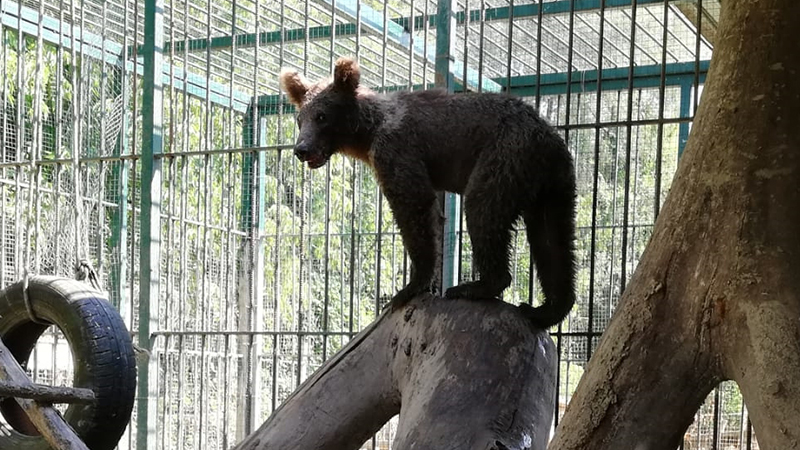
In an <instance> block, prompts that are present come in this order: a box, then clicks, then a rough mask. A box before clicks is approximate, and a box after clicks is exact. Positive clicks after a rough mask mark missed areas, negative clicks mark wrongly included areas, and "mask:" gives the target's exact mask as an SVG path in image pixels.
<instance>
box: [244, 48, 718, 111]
mask: <svg viewBox="0 0 800 450" xmlns="http://www.w3.org/2000/svg"><path fill="white" fill-rule="evenodd" d="M709 63H710V61H708V60H705V61H700V64H699V67H700V82H701V83H703V82H704V81H705V77H706V73H707V72H708V67H709ZM664 69H665V71H666V79H665V80H664V83H665V84H666V85H667V86H679V85H681V84H683V83H685V82H686V81H687V80H693V79H694V74H695V63H694V62H679V63H670V64H667V65H666V67H665V68H664ZM628 72H629V69H628V68H627V67H622V68H617V67H615V68H610V69H604V70H603V71H602V81H601V83H600V88H601V89H602V90H603V91H617V90H626V89H628ZM599 73H600V71H598V70H597V69H593V70H585V71H573V72H572V73H571V74H567V73H566V72H559V73H545V74H542V75H540V76H539V77H537V76H536V75H521V76H515V77H511V82H510V86H511V88H510V89H508V90H507V91H508V92H510V93H511V94H513V95H516V96H519V97H533V96H536V95H537V89H536V83H537V80H538V82H539V84H540V86H541V87H540V90H539V92H538V93H539V94H540V95H561V94H566V93H567V91H568V90H569V92H571V93H573V94H576V93H579V92H592V91H595V90H597V78H598V74H599ZM567 80H571V83H570V84H571V86H570V88H569V89H567ZM493 81H494V82H496V83H497V84H498V85H501V86H502V87H504V88H505V87H506V86H507V85H508V78H506V77H500V78H495V79H494V80H493ZM660 84H661V64H652V65H647V66H636V67H634V69H633V88H634V89H643V88H654V87H658V86H660ZM432 87H433V84H430V85H428V88H432ZM404 89H407V86H405V85H404V86H389V87H386V88H382V89H380V91H381V92H391V91H397V90H404ZM412 89H414V90H419V89H422V85H419V84H417V85H414V86H413V87H412ZM455 91H456V92H463V85H462V84H459V83H456V89H455ZM281 109H282V111H283V113H284V114H291V113H293V112H294V110H295V108H294V106H293V105H292V104H291V103H289V101H288V100H287V99H285V98H282V97H281V96H279V95H262V96H260V97H259V98H258V112H259V114H260V115H262V116H269V115H275V114H278V113H279V112H280V111H281ZM595 125H597V124H596V123H593V124H591V125H590V126H595ZM600 125H603V124H602V123H601V124H600Z"/></svg>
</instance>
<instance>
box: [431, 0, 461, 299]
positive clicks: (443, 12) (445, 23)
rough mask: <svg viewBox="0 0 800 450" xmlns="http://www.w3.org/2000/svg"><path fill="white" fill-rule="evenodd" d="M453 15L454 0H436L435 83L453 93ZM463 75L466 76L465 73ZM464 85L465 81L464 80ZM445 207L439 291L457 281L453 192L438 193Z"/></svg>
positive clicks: (456, 213)
mask: <svg viewBox="0 0 800 450" xmlns="http://www.w3.org/2000/svg"><path fill="white" fill-rule="evenodd" d="M455 34H456V16H455V14H454V13H453V0H438V1H437V12H436V66H435V70H436V72H435V76H434V85H435V86H436V87H437V88H442V89H447V91H448V92H453V91H454V89H455V80H454V77H453V67H452V65H453V62H454V61H455V56H454V54H455V52H454V48H455ZM465 78H466V75H465ZM463 84H464V85H465V86H466V81H464V82H463ZM439 202H440V204H441V205H442V207H443V209H444V219H445V220H444V224H443V230H442V267H441V271H442V273H441V278H440V279H441V286H442V288H441V293H442V294H444V291H445V289H447V288H448V287H450V286H454V285H456V284H458V281H459V280H457V279H456V277H457V274H458V264H459V263H460V261H459V260H458V257H457V255H458V233H459V232H460V229H459V228H460V221H459V219H460V217H461V211H460V209H461V202H460V200H459V198H458V196H457V195H456V194H452V193H449V192H445V193H443V194H440V195H439Z"/></svg>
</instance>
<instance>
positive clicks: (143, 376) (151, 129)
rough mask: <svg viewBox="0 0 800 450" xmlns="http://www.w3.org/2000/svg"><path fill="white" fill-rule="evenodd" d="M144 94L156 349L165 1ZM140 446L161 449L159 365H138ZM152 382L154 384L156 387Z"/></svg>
mask: <svg viewBox="0 0 800 450" xmlns="http://www.w3.org/2000/svg"><path fill="white" fill-rule="evenodd" d="M144 42H145V44H144V54H143V57H144V65H143V73H144V80H143V86H144V89H143V93H142V156H141V166H142V183H141V186H142V195H141V217H140V220H141V222H140V227H141V235H140V240H139V252H140V254H139V267H140V270H139V330H138V331H139V333H138V337H139V345H140V346H143V347H145V348H148V349H152V345H151V344H152V341H151V339H150V336H151V330H155V328H156V327H157V325H158V317H157V314H158V300H159V293H160V277H161V158H160V155H161V154H162V153H163V151H164V140H163V115H164V92H163V89H164V84H163V80H164V77H163V53H162V50H163V48H164V0H146V1H145V7H144ZM138 372H139V386H138V387H139V398H138V408H137V430H136V442H137V448H138V449H140V450H145V449H155V448H156V442H157V439H156V424H157V409H156V407H157V405H158V401H157V396H158V385H157V383H156V382H155V380H156V379H157V377H158V361H157V360H156V359H154V358H147V359H146V360H145V361H143V362H140V363H139V371H138ZM151 379H152V383H151Z"/></svg>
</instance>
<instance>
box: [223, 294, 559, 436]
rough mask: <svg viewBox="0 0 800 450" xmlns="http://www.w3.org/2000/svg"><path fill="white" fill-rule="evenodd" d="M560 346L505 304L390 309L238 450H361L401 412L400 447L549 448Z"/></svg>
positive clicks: (434, 302) (419, 304) (417, 304)
mask: <svg viewBox="0 0 800 450" xmlns="http://www.w3.org/2000/svg"><path fill="white" fill-rule="evenodd" d="M555 375H556V355H555V345H554V344H553V341H552V339H551V338H550V336H549V335H548V334H547V332H546V331H540V330H533V329H532V328H531V326H530V324H529V323H528V321H527V320H526V319H525V318H524V317H523V316H522V315H521V314H520V313H519V310H518V309H517V308H516V307H514V306H512V305H509V304H507V303H503V302H492V301H487V302H470V301H463V300H444V299H441V298H434V297H432V296H421V297H418V298H416V299H414V300H412V301H411V302H410V303H409V304H408V305H407V306H406V307H405V308H403V309H402V310H399V311H396V312H394V313H391V314H390V313H388V312H385V313H384V314H382V315H381V316H380V317H379V318H378V319H377V320H376V321H375V322H374V323H373V324H372V325H371V326H370V327H368V328H367V329H365V330H364V331H362V332H361V333H360V334H359V335H358V336H356V338H355V339H353V340H352V341H351V342H350V343H349V344H348V345H347V346H346V347H345V348H343V349H342V350H340V351H339V352H338V353H337V354H336V355H334V356H333V357H332V358H331V359H330V360H329V361H327V362H326V363H325V364H324V365H323V366H322V367H321V368H320V369H318V370H317V371H316V372H315V373H314V374H313V375H312V376H311V377H309V379H308V380H306V381H305V382H304V383H303V384H302V385H301V386H300V387H299V388H298V389H297V390H296V391H295V393H294V394H293V395H292V396H291V397H290V398H289V399H287V400H286V401H285V402H284V403H283V404H282V406H281V407H280V408H278V410H276V411H275V412H274V413H273V414H272V415H271V416H270V418H269V419H268V420H267V421H266V422H265V423H264V424H263V425H262V426H261V427H260V428H259V429H258V430H257V431H255V432H254V433H252V434H251V435H250V436H248V437H247V438H246V439H245V440H244V441H242V442H241V443H239V444H238V445H237V446H236V447H235V448H236V449H238V450H255V449H264V450H267V449H269V450H271V449H285V450H290V449H303V450H310V449H326V450H332V449H356V448H358V447H359V446H360V445H361V444H363V443H364V441H365V440H366V439H368V438H369V437H370V436H371V435H372V434H374V433H375V432H377V431H378V430H379V429H380V427H381V426H383V424H384V423H386V422H387V421H388V420H389V419H390V418H392V417H393V416H394V415H395V414H397V413H399V414H400V420H399V425H398V430H397V435H396V438H395V442H394V445H393V447H392V448H394V449H397V450H405V449H412V448H413V449H427V448H430V449H435V448H454V449H456V448H457V449H475V450H489V449H497V450H501V449H525V448H537V449H541V448H544V447H545V446H546V445H547V440H548V438H549V432H550V427H551V424H552V419H553V413H554V410H555Z"/></svg>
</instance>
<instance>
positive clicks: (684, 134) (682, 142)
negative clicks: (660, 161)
mask: <svg viewBox="0 0 800 450" xmlns="http://www.w3.org/2000/svg"><path fill="white" fill-rule="evenodd" d="M701 82H702V81H701ZM692 87H693V80H692V79H689V78H687V79H685V80H683V82H682V83H681V100H680V113H679V114H680V117H689V114H691V109H692ZM688 140H689V123H687V122H681V123H680V125H678V158H680V157H681V156H683V150H684V149H685V148H686V142H687V141H688Z"/></svg>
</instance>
